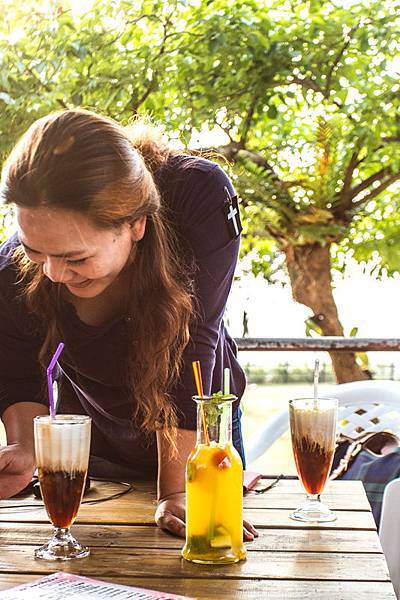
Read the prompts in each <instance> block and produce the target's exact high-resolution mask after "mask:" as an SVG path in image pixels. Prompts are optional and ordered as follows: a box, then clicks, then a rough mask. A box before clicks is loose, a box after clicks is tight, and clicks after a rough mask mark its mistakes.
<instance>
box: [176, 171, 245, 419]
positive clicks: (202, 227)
mask: <svg viewBox="0 0 400 600" xmlns="http://www.w3.org/2000/svg"><path fill="white" fill-rule="evenodd" d="M226 188H227V189H228V191H229V193H230V195H231V196H234V195H235V192H234V190H233V187H232V184H231V182H230V180H229V178H228V177H227V175H226V174H225V173H224V171H223V170H222V169H221V168H220V167H218V166H217V165H214V168H213V169H212V170H209V171H208V172H204V171H201V170H199V171H196V170H195V171H194V173H193V174H192V175H191V185H190V186H189V192H188V193H187V195H186V198H185V202H184V205H183V210H182V217H181V219H182V221H181V223H182V225H181V233H182V235H183V238H184V240H185V242H186V243H187V245H188V247H189V248H190V251H191V253H192V257H193V258H194V263H195V265H194V293H195V300H196V311H197V314H196V318H195V319H194V320H193V322H192V324H191V328H190V342H189V344H188V345H187V347H186V348H185V351H184V355H183V367H182V373H181V377H180V381H179V383H178V384H177V386H176V388H175V389H174V390H173V391H172V394H171V396H172V399H173V401H174V402H175V404H176V406H177V408H178V424H179V427H182V428H185V429H195V428H196V406H195V403H194V402H193V400H192V399H191V398H192V396H193V395H195V394H196V393H197V390H196V387H195V382H194V377H193V369H192V362H193V361H195V360H199V361H200V364H201V371H202V379H203V388H204V390H203V391H204V393H205V394H210V393H211V392H215V391H218V390H216V389H215V390H214V389H213V390H211V383H212V378H213V371H214V367H215V363H216V352H217V347H218V344H219V343H220V337H221V331H222V328H223V315H224V312H225V308H226V303H227V299H228V295H229V292H230V289H231V285H232V280H233V276H234V272H235V267H236V263H237V258H238V252H239V246H240V236H239V235H237V236H236V235H235V233H234V232H232V231H231V228H230V226H229V222H228V217H227V211H226V200H227V193H226ZM221 386H222V382H221ZM219 389H221V387H220V388H219Z"/></svg>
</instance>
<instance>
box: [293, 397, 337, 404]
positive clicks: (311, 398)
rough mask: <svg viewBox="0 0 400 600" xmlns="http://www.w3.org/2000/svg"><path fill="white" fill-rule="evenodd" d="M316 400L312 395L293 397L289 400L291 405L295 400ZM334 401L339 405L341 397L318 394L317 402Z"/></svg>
mask: <svg viewBox="0 0 400 600" xmlns="http://www.w3.org/2000/svg"><path fill="white" fill-rule="evenodd" d="M304 401H306V402H310V403H312V402H315V398H313V397H312V396H304V397H302V398H291V399H290V400H289V406H293V405H294V403H295V402H304ZM321 401H322V402H333V403H335V404H336V405H337V406H338V405H339V399H338V398H334V397H333V396H318V398H317V402H321Z"/></svg>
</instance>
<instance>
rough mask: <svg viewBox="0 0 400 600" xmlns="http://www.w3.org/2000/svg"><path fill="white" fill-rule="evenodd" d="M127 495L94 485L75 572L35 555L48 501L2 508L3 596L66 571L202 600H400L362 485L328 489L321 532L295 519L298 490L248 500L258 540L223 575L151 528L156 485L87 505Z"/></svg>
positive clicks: (47, 529)
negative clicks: (327, 516)
mask: <svg viewBox="0 0 400 600" xmlns="http://www.w3.org/2000/svg"><path fill="white" fill-rule="evenodd" d="M261 485H262V482H261ZM121 489H123V488H122V486H121V485H119V484H111V483H107V482H97V481H95V482H93V484H92V488H91V490H90V492H89V493H88V494H87V495H86V496H85V499H84V504H82V506H81V509H80V512H79V516H78V520H77V522H76V524H75V525H74V527H73V533H74V534H75V536H76V537H77V539H78V540H79V541H80V542H82V543H84V544H87V545H88V546H90V548H91V554H90V556H89V557H88V558H85V559H82V560H77V561H70V562H68V563H62V562H57V563H52V562H45V561H40V560H35V558H34V556H33V551H34V548H35V547H37V546H39V545H41V544H43V543H44V542H45V541H47V540H48V538H49V537H50V534H51V530H52V529H51V526H50V524H49V523H48V519H47V515H46V512H45V510H44V508H43V505H42V503H41V501H39V500H36V499H34V498H33V497H25V498H24V499H12V500H2V501H0V590H4V589H8V588H10V587H12V586H15V585H20V584H21V583H24V582H27V581H31V580H34V579H37V578H39V577H42V576H44V575H47V574H49V573H53V572H55V571H67V572H70V573H76V574H79V575H85V576H88V577H93V578H98V579H102V580H106V581H112V582H114V583H122V584H126V585H132V586H139V587H140V586H142V587H147V588H151V589H156V590H160V591H164V592H169V593H173V592H175V593H177V594H182V595H186V596H189V597H191V598H199V599H202V600H204V599H206V598H221V599H228V598H229V599H230V600H234V599H237V598H241V599H244V598H246V600H251V599H257V600H262V599H264V598H268V599H276V600H278V599H279V600H282V599H288V600H300V599H302V600H304V598H307V600H317V599H318V600H325V599H329V600H347V599H348V600H350V599H351V600H353V599H354V598H357V600H364V599H370V600H376V599H377V598H379V600H389V599H392V600H394V599H395V598H396V596H395V594H394V591H393V587H392V584H391V582H390V578H389V574H388V570H387V566H386V562H385V558H384V556H383V553H382V549H381V546H380V543H379V538H378V535H377V532H376V528H375V523H374V520H373V518H372V514H371V511H370V507H369V504H368V501H367V498H366V496H365V493H364V488H363V486H362V483H361V482H358V481H333V482H330V483H329V484H328V485H327V488H326V493H325V494H324V497H323V499H324V501H325V503H326V504H327V505H328V506H330V508H332V509H333V510H335V511H336V513H337V515H338V519H337V521H335V522H333V523H326V524H322V525H318V526H317V525H316V524H301V523H298V522H296V521H293V520H291V519H290V518H289V514H290V512H291V510H293V509H294V508H296V507H297V506H298V505H299V504H301V502H302V501H303V500H304V492H303V491H302V488H301V486H300V483H299V482H298V481H293V480H286V481H285V480H283V481H280V482H279V483H278V484H277V486H276V487H274V488H272V489H271V490H269V491H267V492H265V493H264V494H256V493H255V492H250V493H249V494H247V495H246V496H245V501H244V506H245V518H247V519H249V520H250V521H251V522H252V523H253V524H254V525H256V526H257V528H258V529H259V533H260V535H259V538H258V539H257V540H255V541H254V542H249V543H247V544H246V547H247V560H246V561H245V562H241V563H238V564H234V565H220V566H209V565H195V564H191V563H188V562H186V561H185V560H183V559H182V558H181V556H180V550H181V548H182V544H183V542H182V540H180V539H177V538H174V537H172V536H170V535H168V534H167V533H165V532H163V531H161V530H160V529H158V528H157V527H156V526H155V524H154V520H153V519H154V507H155V491H154V486H153V484H151V483H144V482H142V483H134V484H133V490H132V491H131V492H130V493H128V494H126V495H124V496H122V497H119V498H116V499H112V500H108V501H105V502H99V503H94V504H92V503H89V501H92V500H98V499H101V498H105V497H107V496H109V495H111V494H113V493H116V492H119V491H121Z"/></svg>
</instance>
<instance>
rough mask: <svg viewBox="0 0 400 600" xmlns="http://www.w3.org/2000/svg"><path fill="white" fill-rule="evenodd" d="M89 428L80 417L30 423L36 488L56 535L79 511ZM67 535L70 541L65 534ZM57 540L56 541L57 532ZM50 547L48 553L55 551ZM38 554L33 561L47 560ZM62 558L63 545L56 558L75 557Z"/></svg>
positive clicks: (83, 417) (44, 419)
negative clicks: (32, 434)
mask: <svg viewBox="0 0 400 600" xmlns="http://www.w3.org/2000/svg"><path fill="white" fill-rule="evenodd" d="M90 425H91V419H90V417H87V416H84V415H57V416H56V417H54V418H51V417H47V416H46V417H36V418H35V420H34V431H35V451H36V461H37V466H38V473H39V481H40V488H41V492H42V497H43V501H44V504H45V507H46V510H47V514H48V515H49V518H50V521H51V522H52V524H53V525H54V527H55V528H56V533H57V530H63V531H64V530H67V531H68V529H69V527H70V526H71V525H72V523H73V522H74V520H75V518H76V515H77V513H78V510H79V506H80V503H81V500H82V496H83V491H84V488H85V481H86V475H87V469H88V462H89V449H90ZM68 535H69V536H70V538H71V539H72V540H73V538H72V536H71V535H70V533H69V532H68ZM58 536H59V538H60V533H59V532H58ZM70 538H69V539H68V544H70V542H71V539H70ZM74 541H75V542H76V540H74ZM50 542H51V541H50ZM50 542H49V544H50ZM68 544H67V546H68ZM61 545H62V544H61ZM53 546H54V547H52V551H54V550H55V549H56V548H55V545H54V544H53ZM43 548H45V547H43ZM81 548H83V547H81ZM40 550H42V549H40ZM40 550H38V551H37V552H36V556H37V557H39V558H47V559H49V558H50V559H51V557H49V556H48V555H46V556H39V555H38V553H39V552H40ZM85 550H87V549H85ZM82 551H83V550H82ZM66 554H68V549H67V547H66V545H65V544H64V550H63V551H62V552H61V555H60V556H57V557H56V558H63V559H66V558H76V557H77V556H75V555H73V556H66ZM87 554H88V551H87V553H86V554H85V555H87Z"/></svg>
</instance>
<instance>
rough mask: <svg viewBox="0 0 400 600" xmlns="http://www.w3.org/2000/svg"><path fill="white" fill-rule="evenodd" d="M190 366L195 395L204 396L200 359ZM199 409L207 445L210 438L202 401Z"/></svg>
mask: <svg viewBox="0 0 400 600" xmlns="http://www.w3.org/2000/svg"><path fill="white" fill-rule="evenodd" d="M192 367H193V373H194V380H195V382H196V388H197V395H198V396H200V397H201V398H202V397H203V396H204V393H203V380H202V377H201V366H200V361H199V360H194V361H193V362H192ZM200 410H201V420H202V421H203V429H204V437H205V439H206V444H207V446H209V445H210V438H209V436H208V429H207V422H206V415H205V414H204V406H203V403H201V405H200Z"/></svg>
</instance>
